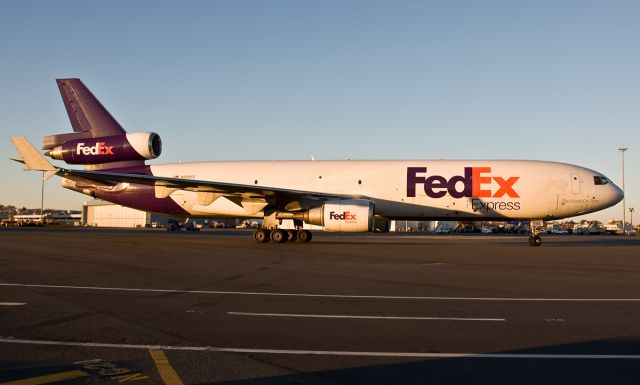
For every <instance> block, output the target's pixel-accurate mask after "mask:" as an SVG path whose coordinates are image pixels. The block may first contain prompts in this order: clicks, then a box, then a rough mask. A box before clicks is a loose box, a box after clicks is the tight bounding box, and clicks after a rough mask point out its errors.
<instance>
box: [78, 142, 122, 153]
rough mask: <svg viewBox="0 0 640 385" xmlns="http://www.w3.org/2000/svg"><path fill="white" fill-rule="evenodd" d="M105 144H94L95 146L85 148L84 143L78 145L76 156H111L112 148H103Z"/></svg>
mask: <svg viewBox="0 0 640 385" xmlns="http://www.w3.org/2000/svg"><path fill="white" fill-rule="evenodd" d="M104 143H105V142H96V145H95V146H91V147H88V146H85V145H84V143H78V146H77V147H76V154H78V155H113V146H105V145H104Z"/></svg>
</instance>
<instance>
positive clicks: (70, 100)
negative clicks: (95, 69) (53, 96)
mask: <svg viewBox="0 0 640 385" xmlns="http://www.w3.org/2000/svg"><path fill="white" fill-rule="evenodd" d="M56 82H57V83H58V88H60V95H61V96H62V101H63V102H64V107H65V108H66V109H67V114H68V115H69V120H70V121H71V126H72V127H73V131H75V132H81V131H90V132H91V134H92V137H94V138H95V137H99V136H112V135H119V134H123V133H125V130H124V129H123V128H122V126H121V125H120V124H119V123H118V122H117V121H116V120H115V119H114V118H113V116H111V114H110V113H109V111H107V109H106V108H104V106H103V105H102V104H101V103H100V101H99V100H98V99H97V98H96V97H95V96H93V94H92V93H91V91H89V89H88V88H87V87H86V86H85V85H84V83H82V80H80V79H56Z"/></svg>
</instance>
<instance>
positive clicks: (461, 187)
mask: <svg viewBox="0 0 640 385" xmlns="http://www.w3.org/2000/svg"><path fill="white" fill-rule="evenodd" d="M426 174H427V168H426V167H407V197H415V196H416V186H417V185H418V184H421V185H423V188H424V193H425V194H427V196H428V197H430V198H442V197H443V196H445V195H447V193H448V194H449V195H451V197H453V198H463V197H473V198H490V197H494V198H500V197H503V196H505V195H506V196H508V197H510V198H519V197H520V195H518V193H517V192H516V190H514V188H513V185H514V184H515V183H516V182H517V181H518V179H520V177H519V176H512V177H509V178H507V179H504V178H503V177H500V176H492V175H491V167H465V168H464V175H455V176H452V177H451V178H449V179H448V180H447V178H445V177H443V176H440V175H431V176H427V175H426ZM492 181H494V182H496V183H497V184H498V189H497V190H496V191H492V190H491V187H490V186H491V182H492Z"/></svg>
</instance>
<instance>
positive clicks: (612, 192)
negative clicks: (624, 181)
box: [607, 183, 624, 206]
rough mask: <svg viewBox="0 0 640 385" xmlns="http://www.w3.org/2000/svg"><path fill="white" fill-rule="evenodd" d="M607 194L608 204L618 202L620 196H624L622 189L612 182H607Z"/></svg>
mask: <svg viewBox="0 0 640 385" xmlns="http://www.w3.org/2000/svg"><path fill="white" fill-rule="evenodd" d="M607 195H608V196H607V198H608V200H609V205H610V206H613V205H615V204H618V203H619V202H620V201H621V200H622V198H624V193H623V192H622V189H621V188H620V187H618V186H616V185H615V184H613V183H611V184H609V192H608V194H607Z"/></svg>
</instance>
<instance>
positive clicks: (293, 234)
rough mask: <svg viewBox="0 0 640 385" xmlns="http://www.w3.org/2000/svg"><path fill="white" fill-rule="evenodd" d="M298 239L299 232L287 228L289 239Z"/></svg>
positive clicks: (293, 240) (290, 240)
mask: <svg viewBox="0 0 640 385" xmlns="http://www.w3.org/2000/svg"><path fill="white" fill-rule="evenodd" d="M297 240H298V233H297V232H296V231H295V230H287V241H289V242H295V241H297Z"/></svg>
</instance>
